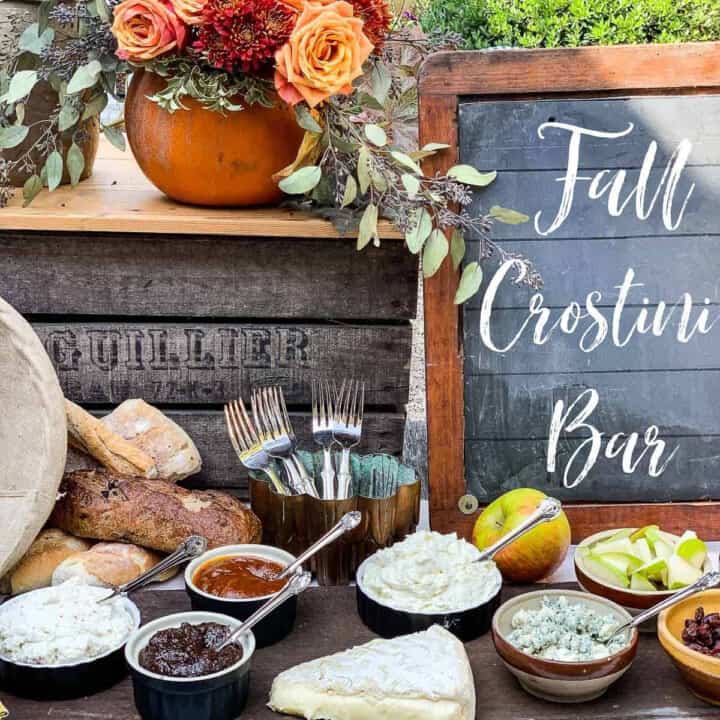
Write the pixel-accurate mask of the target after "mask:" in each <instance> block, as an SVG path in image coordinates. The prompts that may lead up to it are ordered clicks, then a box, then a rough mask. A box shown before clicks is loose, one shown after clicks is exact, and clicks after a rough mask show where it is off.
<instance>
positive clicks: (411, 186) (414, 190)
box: [400, 173, 420, 198]
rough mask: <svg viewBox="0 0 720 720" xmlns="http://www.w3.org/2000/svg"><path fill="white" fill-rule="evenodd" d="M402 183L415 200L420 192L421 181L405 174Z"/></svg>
mask: <svg viewBox="0 0 720 720" xmlns="http://www.w3.org/2000/svg"><path fill="white" fill-rule="evenodd" d="M400 182H401V183H402V184H403V187H404V188H405V190H406V191H407V194H408V195H409V196H410V197H411V198H414V197H415V196H416V195H417V194H418V193H419V192H420V181H419V180H418V179H417V178H416V177H415V176H414V175H411V174H410V173H403V174H402V175H401V176H400Z"/></svg>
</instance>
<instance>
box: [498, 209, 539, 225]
mask: <svg viewBox="0 0 720 720" xmlns="http://www.w3.org/2000/svg"><path fill="white" fill-rule="evenodd" d="M490 217H491V218H494V219H495V220H497V221H498V222H501V223H507V224H508V225H520V224H521V223H524V222H527V221H528V220H529V219H530V218H529V217H528V216H527V215H524V214H523V213H521V212H518V211H517V210H510V209H509V208H504V207H500V205H493V206H492V207H491V208H490Z"/></svg>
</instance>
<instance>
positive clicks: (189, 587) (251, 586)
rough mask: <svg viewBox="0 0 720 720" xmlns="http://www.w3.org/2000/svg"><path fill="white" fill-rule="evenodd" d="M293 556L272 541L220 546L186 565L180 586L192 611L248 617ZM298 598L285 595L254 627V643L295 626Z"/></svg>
mask: <svg viewBox="0 0 720 720" xmlns="http://www.w3.org/2000/svg"><path fill="white" fill-rule="evenodd" d="M294 560H295V556H294V555H291V554H290V553H289V552H286V551H285V550H280V548H276V547H272V546H271V545H225V546H223V547H219V548H215V549H214V550H209V551H208V552H206V553H203V554H202V555H201V556H200V557H198V558H196V559H195V560H193V561H192V562H191V563H190V564H189V565H188V566H187V568H186V569H185V590H186V591H187V594H188V595H189V596H190V603H191V605H192V609H193V610H205V611H208V612H214V613H222V614H224V615H229V616H230V617H233V618H235V619H237V620H247V619H248V618H249V617H250V616H251V615H252V614H253V613H254V612H255V611H256V610H257V609H258V608H259V607H260V606H261V605H263V604H264V603H265V602H266V601H267V600H268V599H269V598H271V597H272V596H273V595H275V594H276V593H277V592H279V591H280V590H282V589H283V587H285V584H286V582H287V581H286V580H280V581H278V580H275V579H274V575H275V574H277V573H279V572H281V571H282V570H283V569H284V568H285V567H287V566H288V565H289V564H290V563H291V562H293V561H294ZM296 611H297V596H296V595H293V596H292V597H290V598H288V599H287V600H286V601H285V602H284V603H283V604H282V605H280V607H278V608H276V609H275V610H273V611H272V612H271V613H270V614H269V615H268V616H267V617H266V618H264V619H263V620H261V621H260V622H259V623H258V624H257V625H256V626H255V627H254V628H253V634H254V635H255V641H256V643H257V647H266V646H268V645H272V644H274V643H276V642H279V641H280V640H282V639H283V638H284V637H286V636H287V635H289V634H290V632H291V631H292V628H293V625H294V624H295V614H296Z"/></svg>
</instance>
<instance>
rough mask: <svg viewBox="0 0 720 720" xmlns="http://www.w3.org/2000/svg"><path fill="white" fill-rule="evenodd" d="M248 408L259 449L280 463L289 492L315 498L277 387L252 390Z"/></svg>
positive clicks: (280, 392)
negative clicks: (263, 449) (285, 476)
mask: <svg viewBox="0 0 720 720" xmlns="http://www.w3.org/2000/svg"><path fill="white" fill-rule="evenodd" d="M251 404H252V411H253V416H254V418H255V424H256V426H257V427H258V429H259V430H260V440H261V442H262V444H263V447H264V448H265V450H266V451H267V453H268V455H270V457H275V458H278V459H279V460H280V461H281V462H282V464H283V465H284V467H285V471H286V472H287V475H288V478H289V480H290V486H291V488H292V489H293V491H294V492H296V493H298V494H302V493H306V494H307V495H312V496H313V497H318V493H317V490H316V489H315V483H313V481H312V478H311V477H310V475H308V472H307V470H306V469H305V465H304V464H303V462H302V460H300V458H299V457H298V456H297V455H296V454H295V446H296V440H295V433H294V432H293V429H292V425H291V424H290V417H289V416H288V412H287V407H286V405H285V398H284V397H283V394H282V390H281V389H280V388H279V387H277V386H273V387H264V388H261V389H255V390H253V392H252V397H251Z"/></svg>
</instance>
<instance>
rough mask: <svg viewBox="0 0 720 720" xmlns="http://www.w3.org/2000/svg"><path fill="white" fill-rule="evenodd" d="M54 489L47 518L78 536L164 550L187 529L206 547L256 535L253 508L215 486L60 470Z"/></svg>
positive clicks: (253, 539)
mask: <svg viewBox="0 0 720 720" xmlns="http://www.w3.org/2000/svg"><path fill="white" fill-rule="evenodd" d="M60 492H61V496H60V498H59V500H58V502H57V503H56V504H55V509H54V510H53V514H52V516H51V518H50V522H51V523H52V524H53V525H55V526H56V527H59V528H62V529H63V530H65V531H67V532H71V533H72V534H73V535H78V536H80V537H87V538H95V539H96V540H111V541H118V540H120V541H122V540H124V541H127V542H131V543H135V544H136V545H142V546H143V547H148V548H152V549H153V550H160V551H162V552H167V553H169V552H173V551H174V550H175V549H176V548H177V546H178V545H179V544H180V543H181V542H183V541H184V540H185V539H186V538H187V537H188V536H189V535H202V536H203V537H205V538H206V539H207V541H208V544H209V546H210V547H218V546H220V545H231V544H234V543H256V542H260V538H261V535H262V526H261V525H260V520H259V519H258V518H257V516H256V515H255V513H253V511H252V510H250V509H249V508H247V507H245V505H243V503H242V502H240V500H238V499H237V498H235V497H233V496H232V495H228V494H227V493H223V492H219V491H217V490H205V491H201V490H196V491H191V490H186V489H185V488H182V487H179V486H177V485H172V484H170V483H168V482H165V481H163V480H146V479H144V478H139V477H127V476H122V475H116V474H114V473H111V472H109V471H108V470H78V471H76V472H72V473H68V474H67V475H65V477H64V478H63V481H62V484H61V485H60Z"/></svg>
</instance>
